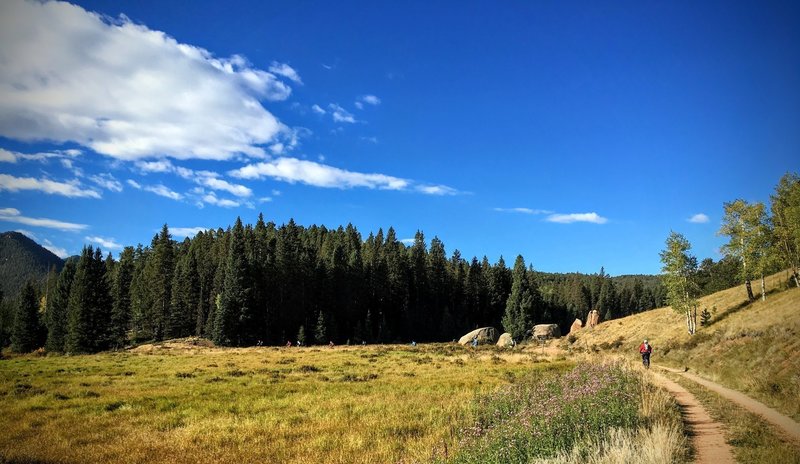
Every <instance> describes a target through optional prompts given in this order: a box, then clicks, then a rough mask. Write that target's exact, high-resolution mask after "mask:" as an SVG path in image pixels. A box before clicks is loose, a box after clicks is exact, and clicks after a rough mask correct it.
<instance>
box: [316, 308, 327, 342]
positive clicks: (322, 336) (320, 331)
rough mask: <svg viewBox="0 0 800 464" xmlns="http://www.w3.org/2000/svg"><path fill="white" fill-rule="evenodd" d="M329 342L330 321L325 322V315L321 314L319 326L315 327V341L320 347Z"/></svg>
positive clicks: (318, 318)
mask: <svg viewBox="0 0 800 464" xmlns="http://www.w3.org/2000/svg"><path fill="white" fill-rule="evenodd" d="M327 340H328V321H326V320H325V313H323V312H322V311H320V312H319V316H318V317H317V325H316V326H315V327H314V341H316V342H317V344H318V345H324V344H325V343H326V341H327Z"/></svg>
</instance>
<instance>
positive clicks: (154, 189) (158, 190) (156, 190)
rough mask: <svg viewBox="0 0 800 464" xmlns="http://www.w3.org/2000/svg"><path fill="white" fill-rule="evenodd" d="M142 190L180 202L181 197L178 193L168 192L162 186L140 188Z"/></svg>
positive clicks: (168, 190) (166, 188) (167, 189)
mask: <svg viewBox="0 0 800 464" xmlns="http://www.w3.org/2000/svg"><path fill="white" fill-rule="evenodd" d="M142 189H143V190H147V191H148V192H152V193H155V194H156V195H159V196H162V197H166V198H169V199H171V200H182V199H183V195H181V194H180V193H178V192H175V191H172V190H170V189H169V188H168V187H166V186H164V185H163V184H158V185H145V186H143V187H142Z"/></svg>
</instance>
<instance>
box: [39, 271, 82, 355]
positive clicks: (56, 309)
mask: <svg viewBox="0 0 800 464" xmlns="http://www.w3.org/2000/svg"><path fill="white" fill-rule="evenodd" d="M75 269H76V263H75V260H74V259H68V260H67V262H66V263H64V268H63V269H61V273H60V274H59V275H58V281H57V282H56V286H55V289H53V290H52V295H51V296H50V298H49V300H50V303H49V305H48V312H47V342H46V344H45V348H46V349H47V351H51V352H56V353H60V352H63V351H64V348H65V343H66V338H67V329H68V323H69V318H68V312H67V306H68V305H69V294H70V289H71V288H72V280H73V279H74V278H75Z"/></svg>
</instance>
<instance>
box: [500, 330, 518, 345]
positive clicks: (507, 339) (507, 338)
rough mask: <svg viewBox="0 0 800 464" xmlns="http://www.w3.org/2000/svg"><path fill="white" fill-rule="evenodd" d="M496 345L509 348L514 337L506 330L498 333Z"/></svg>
mask: <svg viewBox="0 0 800 464" xmlns="http://www.w3.org/2000/svg"><path fill="white" fill-rule="evenodd" d="M497 346H499V347H502V348H510V347H512V346H514V339H513V338H512V337H511V334H510V333H508V332H506V333H504V334H503V335H500V338H498V339H497Z"/></svg>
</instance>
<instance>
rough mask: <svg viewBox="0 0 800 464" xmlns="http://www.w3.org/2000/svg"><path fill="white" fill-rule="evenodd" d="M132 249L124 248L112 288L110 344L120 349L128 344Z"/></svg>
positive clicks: (133, 267)
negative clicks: (112, 303)
mask: <svg viewBox="0 0 800 464" xmlns="http://www.w3.org/2000/svg"><path fill="white" fill-rule="evenodd" d="M134 253H135V252H134V249H133V247H125V248H124V249H123V250H122V253H120V256H119V263H117V264H116V277H115V279H114V283H113V287H112V291H111V293H112V295H113V299H114V305H113V307H112V310H111V329H110V335H109V337H110V344H111V347H112V348H122V347H124V346H125V345H126V343H127V342H128V330H129V328H130V323H131V284H132V282H133V276H134V273H135V268H136V266H135V263H134Z"/></svg>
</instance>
